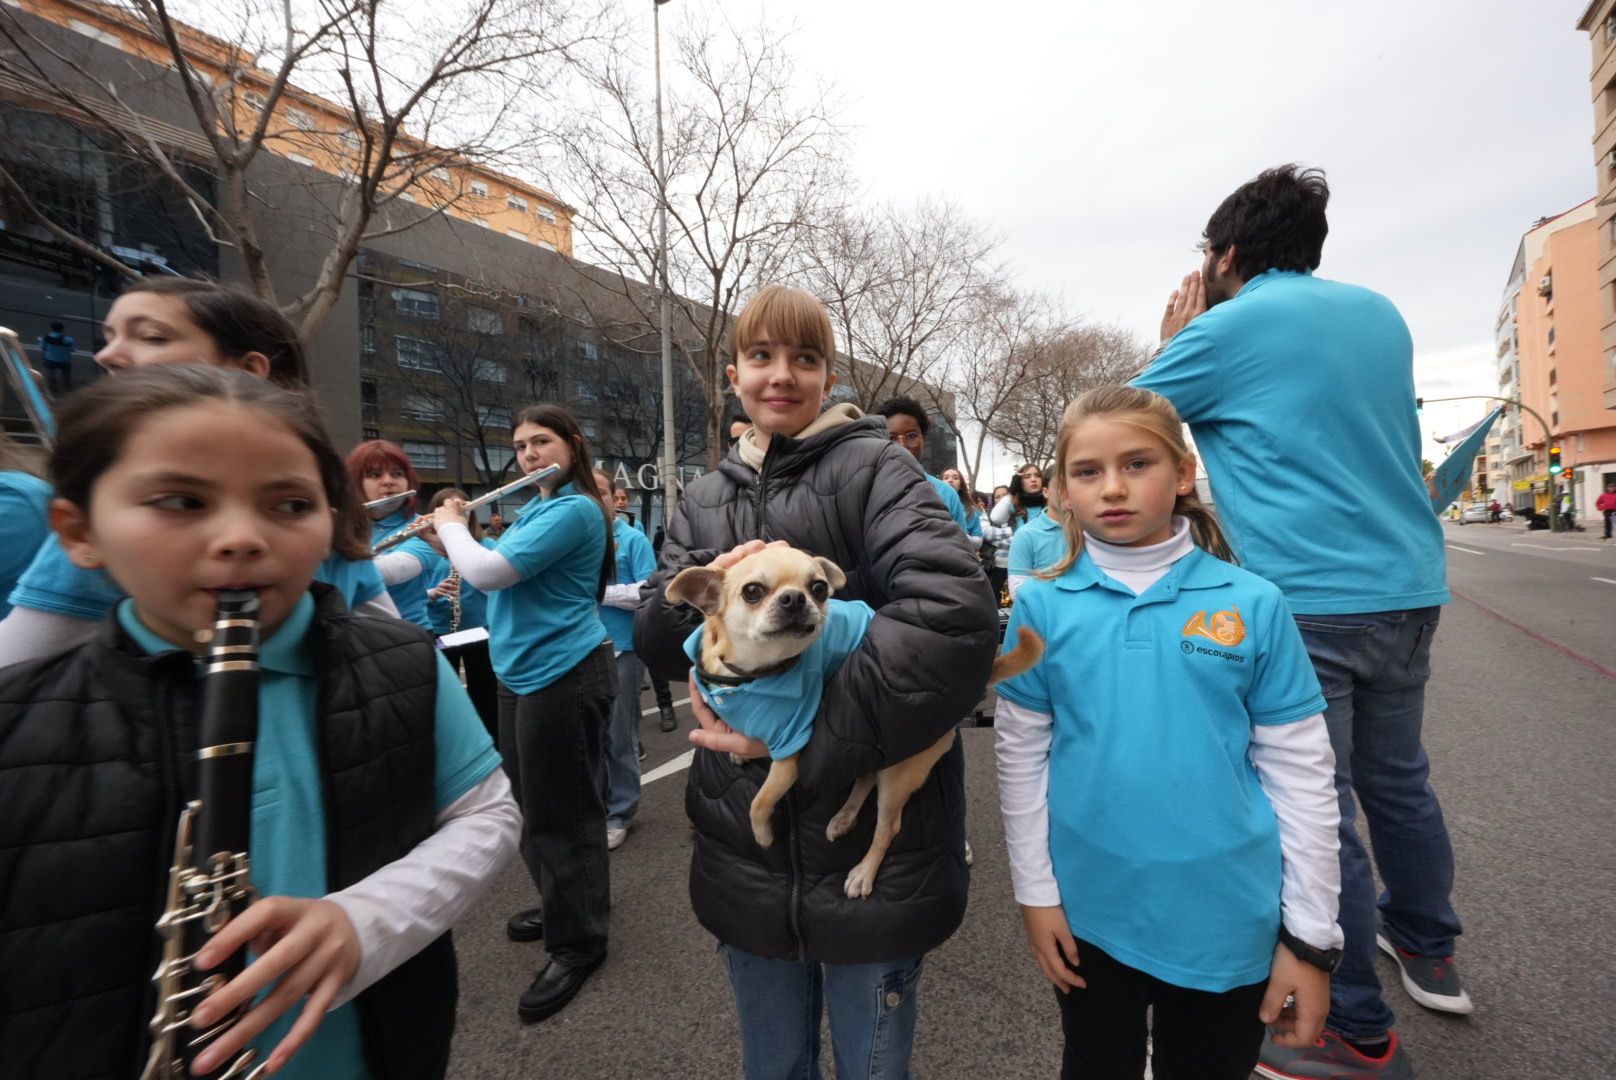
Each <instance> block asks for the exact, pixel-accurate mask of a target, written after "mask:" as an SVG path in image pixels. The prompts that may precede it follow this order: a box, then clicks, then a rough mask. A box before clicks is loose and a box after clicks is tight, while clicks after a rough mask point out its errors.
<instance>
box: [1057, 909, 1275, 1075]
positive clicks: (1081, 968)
mask: <svg viewBox="0 0 1616 1080" xmlns="http://www.w3.org/2000/svg"><path fill="white" fill-rule="evenodd" d="M1077 956H1078V961H1079V962H1078V966H1077V970H1078V974H1080V975H1082V976H1083V978H1084V980H1086V981H1087V982H1088V986H1087V988H1085V989H1075V990H1072V991H1070V992H1069V993H1065V994H1063V993H1061V992H1060V991H1058V990H1057V991H1055V1000H1056V1001H1058V1002H1060V1013H1061V1031H1062V1032H1063V1033H1064V1034H1065V1036H1066V1046H1065V1048H1064V1049H1063V1050H1062V1051H1061V1073H1060V1074H1061V1080H1137V1078H1139V1077H1142V1076H1144V1075H1145V1034H1146V1026H1145V1011H1146V1010H1147V1009H1150V1010H1152V1015H1151V1022H1150V1036H1151V1039H1152V1053H1151V1059H1150V1071H1151V1075H1152V1076H1154V1077H1156V1078H1157V1080H1246V1078H1247V1077H1249V1076H1250V1075H1251V1070H1252V1069H1254V1068H1256V1066H1257V1051H1258V1049H1259V1048H1260V1047H1261V1046H1262V1039H1263V1023H1262V1021H1261V1020H1259V1019H1257V1006H1259V1005H1261V1004H1262V998H1263V993H1264V992H1265V991H1266V990H1267V989H1268V982H1267V980H1264V981H1262V982H1260V983H1253V984H1252V985H1250V986H1237V987H1235V988H1234V989H1233V990H1228V991H1225V992H1223V993H1221V994H1219V993H1213V992H1211V991H1209V990H1190V989H1188V988H1186V987H1182V986H1174V985H1173V984H1172V983H1168V982H1163V981H1162V980H1160V979H1158V978H1156V977H1155V976H1154V975H1147V974H1145V973H1144V972H1143V971H1140V970H1139V969H1138V968H1131V967H1129V966H1128V965H1127V964H1124V963H1122V962H1121V961H1120V960H1118V959H1116V958H1115V957H1114V956H1111V955H1110V954H1108V953H1107V952H1105V951H1104V950H1103V949H1101V948H1100V947H1099V946H1098V945H1093V944H1090V943H1089V942H1087V941H1082V940H1079V941H1078V942H1077Z"/></svg>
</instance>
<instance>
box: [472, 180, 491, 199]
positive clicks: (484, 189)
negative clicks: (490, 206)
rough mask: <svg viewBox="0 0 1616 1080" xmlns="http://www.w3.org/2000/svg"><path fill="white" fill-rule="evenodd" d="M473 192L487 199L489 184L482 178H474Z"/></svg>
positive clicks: (480, 197)
mask: <svg viewBox="0 0 1616 1080" xmlns="http://www.w3.org/2000/svg"><path fill="white" fill-rule="evenodd" d="M471 193H472V194H473V195H475V196H477V197H478V198H479V199H486V198H488V185H487V184H486V183H484V182H483V181H481V180H473V181H472V182H471Z"/></svg>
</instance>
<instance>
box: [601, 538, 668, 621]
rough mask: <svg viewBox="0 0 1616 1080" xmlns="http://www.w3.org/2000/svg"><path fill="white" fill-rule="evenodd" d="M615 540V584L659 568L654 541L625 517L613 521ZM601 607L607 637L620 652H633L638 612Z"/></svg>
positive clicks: (646, 575)
mask: <svg viewBox="0 0 1616 1080" xmlns="http://www.w3.org/2000/svg"><path fill="white" fill-rule="evenodd" d="M612 543H613V544H614V545H616V548H617V577H616V579H615V580H614V581H613V582H612V584H614V585H628V584H630V583H632V582H635V581H644V580H645V579H646V578H648V577H650V576H651V575H652V574H653V573H654V572H655V571H656V554H655V553H654V552H653V551H652V550H651V541H649V540H647V539H646V538H645V534H644V533H643V532H641V531H640V530H639V529H638V528H637V527H636V526H633V525H630V524H629V523H628V522H627V521H624V520H623V518H622V517H621V516H618V517H616V518H614V519H613V520H612ZM598 610H599V612H600V621H601V625H603V626H605V627H606V636H607V637H609V638H611V639H612V648H614V649H616V650H617V651H618V652H633V651H634V612H632V611H630V610H628V609H627V608H616V607H607V606H606V605H605V604H601V605H599V607H598Z"/></svg>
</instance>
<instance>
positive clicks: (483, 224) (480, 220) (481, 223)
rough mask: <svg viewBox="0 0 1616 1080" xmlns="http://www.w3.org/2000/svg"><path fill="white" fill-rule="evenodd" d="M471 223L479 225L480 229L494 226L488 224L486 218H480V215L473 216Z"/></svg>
mask: <svg viewBox="0 0 1616 1080" xmlns="http://www.w3.org/2000/svg"><path fill="white" fill-rule="evenodd" d="M471 223H472V224H473V225H475V226H477V227H478V228H480V229H491V228H493V226H492V225H490V224H488V221H487V220H486V219H484V218H480V217H474V218H472V219H471Z"/></svg>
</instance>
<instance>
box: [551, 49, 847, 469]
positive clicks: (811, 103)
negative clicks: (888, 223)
mask: <svg viewBox="0 0 1616 1080" xmlns="http://www.w3.org/2000/svg"><path fill="white" fill-rule="evenodd" d="M673 37H674V41H673V47H672V49H671V52H672V54H673V61H674V62H673V63H672V64H671V65H669V67H671V68H672V71H671V72H669V73H666V83H667V84H668V87H669V90H668V93H667V96H666V105H667V108H666V121H665V131H666V154H667V176H668V180H667V200H668V206H669V211H668V218H669V224H668V227H669V232H670V236H669V255H668V264H669V270H668V284H669V286H670V291H671V292H672V294H673V296H672V304H673V330H672V333H673V339H674V347H675V349H676V351H677V354H678V356H679V358H680V360H681V362H682V363H683V364H684V365H685V366H686V367H687V368H688V369H689V370H690V372H691V373H692V374H693V375H694V376H695V378H696V381H697V384H698V385H699V386H700V388H701V393H702V404H703V407H704V410H705V423H704V427H705V429H706V436H707V437H706V443H707V458H708V463H709V465H710V466H716V465H717V463H718V459H719V457H720V456H721V454H722V452H723V447H724V445H725V442H724V438H723V430H722V428H723V421H724V409H725V404H724V396H725V391H726V381H725V378H724V368H725V365H726V364H727V363H728V361H729V348H728V337H729V331H730V316H731V314H732V313H733V312H735V311H737V310H738V309H739V307H740V302H741V300H742V299H743V298H744V297H746V296H747V295H748V294H749V293H751V292H752V291H754V290H755V289H756V288H757V287H758V286H759V285H761V284H765V283H768V282H771V281H777V280H781V279H783V278H785V277H786V276H788V274H789V273H790V271H791V270H792V269H793V268H794V267H795V266H796V265H797V262H796V258H797V251H798V249H799V247H800V245H801V242H802V239H803V237H804V235H805V233H806V232H807V230H808V229H809V228H810V227H811V226H812V225H813V223H814V222H816V221H818V220H821V219H823V218H824V217H825V216H826V214H827V213H828V212H829V211H830V210H832V209H834V202H835V199H836V198H837V197H838V196H839V193H840V192H841V190H842V186H841V174H840V168H839V162H838V160H837V157H836V154H837V151H838V146H839V132H838V129H837V126H836V123H835V121H834V120H833V118H832V108H831V105H830V103H829V102H828V100H827V98H826V95H825V93H824V92H823V91H803V90H802V89H801V87H802V85H803V79H802V77H801V72H802V69H801V68H800V67H799V66H798V65H796V64H795V63H793V57H792V56H791V54H790V52H789V50H788V48H787V41H788V38H789V35H788V34H773V33H771V32H769V31H767V30H765V29H763V28H761V27H752V28H740V27H736V26H733V25H727V24H726V25H724V26H723V27H722V28H720V29H713V28H709V27H697V28H695V29H691V30H686V31H680V32H677V33H676V34H674V35H673ZM643 76H644V72H643V65H636V64H634V63H631V60H630V58H629V57H628V56H626V55H625V54H623V53H622V52H617V51H613V52H610V53H607V54H606V55H604V56H603V57H602V58H600V59H599V61H598V62H597V63H596V64H595V65H594V67H593V69H592V70H591V71H590V72H589V74H588V76H587V78H586V79H585V83H586V85H585V86H584V87H583V88H582V89H581V91H580V97H581V98H583V99H584V100H583V102H582V105H581V107H580V108H578V109H576V110H575V112H574V117H575V119H574V121H573V122H571V123H567V124H561V125H556V126H555V127H553V128H551V129H549V130H547V131H546V132H545V138H544V139H542V140H540V141H541V142H542V144H543V145H545V147H546V148H547V149H548V150H549V151H551V152H550V154H549V156H548V157H547V159H546V161H545V166H544V171H545V173H546V175H547V177H548V182H549V183H550V185H551V187H552V188H553V189H554V190H560V191H565V192H567V195H568V199H569V200H570V201H571V202H572V203H573V204H574V218H573V222H574V226H575V228H576V229H577V233H576V234H575V240H574V244H575V250H577V251H579V252H580V253H581V254H582V256H583V258H585V259H586V260H587V261H588V262H590V263H594V264H596V266H598V267H603V268H605V269H606V270H607V271H608V275H601V274H600V273H599V272H598V271H597V270H595V269H593V268H590V267H585V266H579V267H578V270H579V273H580V274H587V275H588V276H589V278H590V279H591V280H590V281H589V282H588V283H587V286H588V287H583V283H581V287H580V290H579V303H580V304H581V305H583V306H584V307H586V308H589V309H590V317H591V320H592V321H593V322H594V323H595V325H596V326H597V327H598V328H600V329H601V330H602V332H609V333H614V334H615V335H616V338H617V340H620V341H623V342H625V343H636V344H637V347H641V348H643V347H644V346H645V343H647V342H653V343H654V342H655V341H656V332H657V327H658V326H659V315H658V305H659V302H660V292H659V289H658V285H659V284H660V281H661V275H660V273H659V271H658V265H657V256H658V251H659V245H658V231H657V228H656V221H657V208H658V205H659V203H660V200H661V188H660V185H659V182H658V170H657V125H656V115H655V110H654V107H653V103H652V98H651V94H650V93H649V92H648V88H647V87H646V86H645V85H644V78H643ZM608 277H609V279H610V280H609V281H608V280H607V279H608ZM603 281H606V282H607V284H608V285H609V287H610V288H611V291H612V293H613V296H612V298H611V306H612V307H614V308H618V309H620V311H621V312H627V313H629V314H628V317H626V318H625V317H622V315H621V314H620V313H614V312H596V311H594V310H593V308H594V307H595V306H597V304H598V300H597V299H594V298H592V294H595V291H596V290H595V287H596V285H597V284H598V283H600V282H603Z"/></svg>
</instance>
